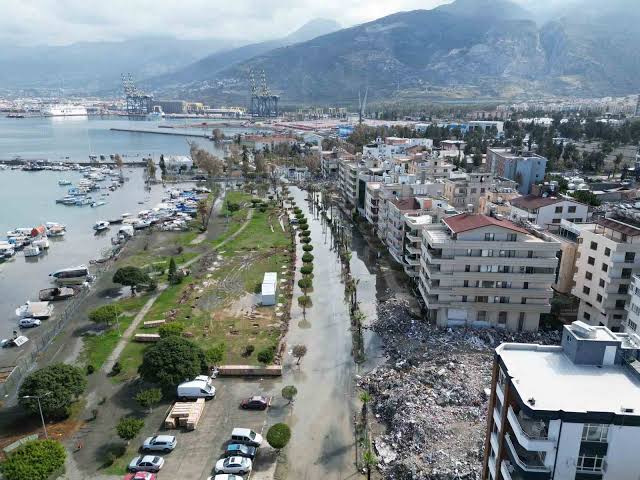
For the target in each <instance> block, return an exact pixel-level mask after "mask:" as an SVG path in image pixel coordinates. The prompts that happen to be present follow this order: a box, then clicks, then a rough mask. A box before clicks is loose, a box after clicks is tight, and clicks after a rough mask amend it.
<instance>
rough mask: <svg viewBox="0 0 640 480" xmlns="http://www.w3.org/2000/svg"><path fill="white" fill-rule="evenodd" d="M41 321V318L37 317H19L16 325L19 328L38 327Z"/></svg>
mask: <svg viewBox="0 0 640 480" xmlns="http://www.w3.org/2000/svg"><path fill="white" fill-rule="evenodd" d="M41 323H42V320H38V319H37V318H21V319H20V321H19V322H18V326H19V327H20V328H33V327H39V326H40V324H41Z"/></svg>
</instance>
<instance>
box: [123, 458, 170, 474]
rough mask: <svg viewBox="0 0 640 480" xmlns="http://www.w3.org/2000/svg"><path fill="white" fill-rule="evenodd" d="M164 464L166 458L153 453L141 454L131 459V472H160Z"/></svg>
mask: <svg viewBox="0 0 640 480" xmlns="http://www.w3.org/2000/svg"><path fill="white" fill-rule="evenodd" d="M163 465H164V458H162V457H156V456H153V455H145V456H139V457H136V458H134V459H133V460H131V463H130V464H129V471H130V472H158V471H159V470H160V469H161V468H162V466H163Z"/></svg>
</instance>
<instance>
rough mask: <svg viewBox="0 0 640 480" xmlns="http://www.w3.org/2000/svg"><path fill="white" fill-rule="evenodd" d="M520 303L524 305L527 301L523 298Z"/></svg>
mask: <svg viewBox="0 0 640 480" xmlns="http://www.w3.org/2000/svg"><path fill="white" fill-rule="evenodd" d="M520 303H521V304H523V305H525V304H526V303H527V299H526V298H525V297H523V298H522V300H520Z"/></svg>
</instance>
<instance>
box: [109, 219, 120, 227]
mask: <svg viewBox="0 0 640 480" xmlns="http://www.w3.org/2000/svg"><path fill="white" fill-rule="evenodd" d="M122 220H123V219H122V218H114V219H112V220H109V223H110V224H111V225H115V224H120V223H122Z"/></svg>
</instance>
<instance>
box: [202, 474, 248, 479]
mask: <svg viewBox="0 0 640 480" xmlns="http://www.w3.org/2000/svg"><path fill="white" fill-rule="evenodd" d="M207 480H242V477H241V476H239V475H233V474H230V473H220V474H218V475H216V476H215V477H208V478H207Z"/></svg>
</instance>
